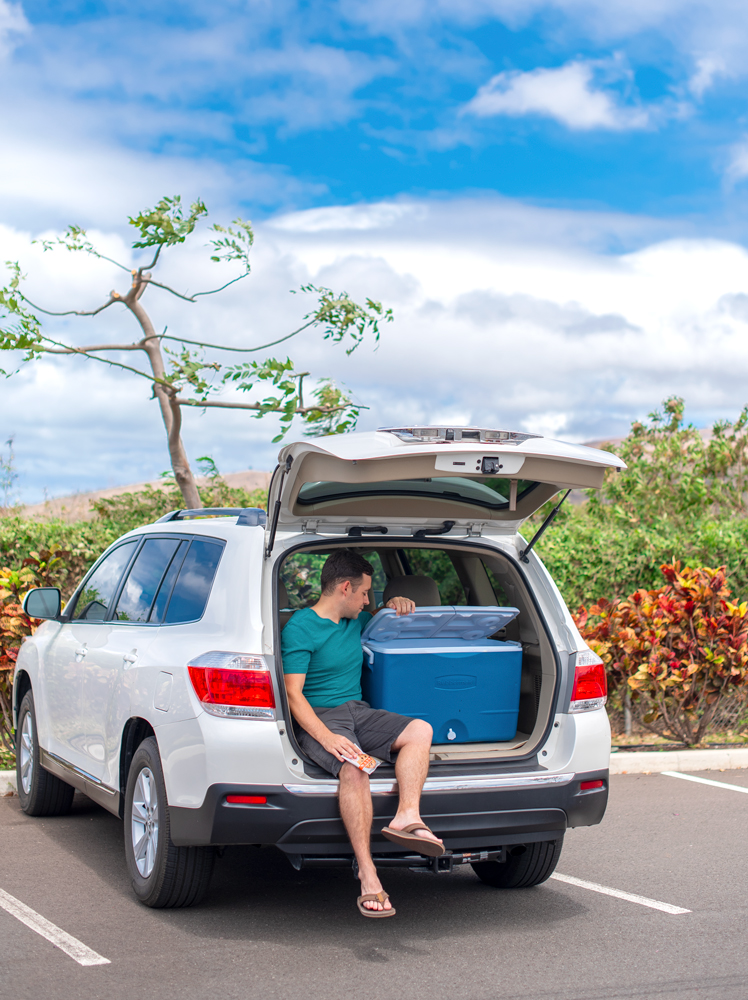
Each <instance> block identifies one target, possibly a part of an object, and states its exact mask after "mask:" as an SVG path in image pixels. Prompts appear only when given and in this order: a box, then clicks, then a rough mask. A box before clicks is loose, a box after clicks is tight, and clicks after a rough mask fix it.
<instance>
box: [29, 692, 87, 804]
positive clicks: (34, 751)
mask: <svg viewBox="0 0 748 1000" xmlns="http://www.w3.org/2000/svg"><path fill="white" fill-rule="evenodd" d="M36 732H37V730H36V712H35V711H34V696H33V694H32V693H31V691H27V692H26V694H25V695H24V696H23V700H22V701H21V707H20V709H19V710H18V729H17V730H16V788H17V791H18V798H19V799H20V801H21V809H23V811H24V812H25V813H26V814H27V815H28V816H62V815H64V814H65V813H66V812H69V811H70V806H71V805H72V802H73V796H74V795H75V789H74V788H73V787H72V786H71V785H68V784H67V783H66V782H64V781H62V780H61V779H60V778H58V777H57V776H56V775H54V774H50V773H49V771H45V770H44V768H43V767H42V766H41V764H40V763H39V740H38V739H37V735H36Z"/></svg>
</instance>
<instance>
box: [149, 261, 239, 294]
mask: <svg viewBox="0 0 748 1000" xmlns="http://www.w3.org/2000/svg"><path fill="white" fill-rule="evenodd" d="M152 266H153V265H152V264H151V265H150V267H152ZM248 275H249V271H247V272H246V274H240V275H239V277H238V278H232V279H231V281H227V282H226V284H225V285H221V287H220V288H211V289H210V290H209V291H207V292H195V293H194V294H193V295H183V294H182V293H181V292H178V291H176V289H174V288H171V287H170V286H169V285H162V284H161V282H160V281H154V280H153V278H147V277H146V278H144V279H143V280H144V281H147V283H148V284H149V285H155V286H156V288H163V290H164V291H165V292H171V294H172V295H176V297H177V298H178V299H184V300H185V302H194V301H195V299H196V298H198V297H199V296H200V295H215V294H216V292H222V291H223V290H224V288H228V287H229V285H233V284H234V283H235V282H237V281H241V280H242V279H243V278H246V277H248Z"/></svg>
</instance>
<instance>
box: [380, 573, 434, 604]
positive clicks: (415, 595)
mask: <svg viewBox="0 0 748 1000" xmlns="http://www.w3.org/2000/svg"><path fill="white" fill-rule="evenodd" d="M393 597H408V598H409V599H410V600H411V601H413V603H414V604H415V605H416V606H417V607H419V608H433V607H436V606H437V605H440V604H441V603H442V599H441V597H440V596H439V588H438V587H437V585H436V581H435V580H432V579H431V577H430V576H393V577H392V579H391V580H390V582H389V583H388V584H387V586H386V588H385V591H384V595H383V597H382V601H383V603H384V604H386V603H387V601H391V600H392V598H393Z"/></svg>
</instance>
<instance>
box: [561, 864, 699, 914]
mask: <svg viewBox="0 0 748 1000" xmlns="http://www.w3.org/2000/svg"><path fill="white" fill-rule="evenodd" d="M551 878H555V879H556V880H557V881H559V882H568V883H569V885H576V886H579V888H580V889H591V890H592V892H601V893H602V894H603V895H604V896H615V897H616V898H617V899H625V900H626V901H627V902H629V903H638V904H639V906H649V907H650V908H651V909H653V910H662V912H663V913H690V912H691V911H690V910H686V909H684V908H683V907H682V906H673V904H672V903H661V902H660V901H659V899H649V898H648V897H647V896H637V895H636V894H635V893H633V892H622V891H621V890H620V889H611V888H610V887H609V886H607V885H598V884H597V882H585V880H584V879H583V878H574V877H573V875H560V874H559V873H558V872H554V873H553V875H551Z"/></svg>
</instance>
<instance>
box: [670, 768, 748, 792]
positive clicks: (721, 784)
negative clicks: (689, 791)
mask: <svg viewBox="0 0 748 1000" xmlns="http://www.w3.org/2000/svg"><path fill="white" fill-rule="evenodd" d="M661 773H662V774H664V775H665V776H666V777H668V778H683V780H684V781H698V783H699V784H700V785H714V787H715V788H729V789H730V791H731V792H744V793H745V794H746V795H748V788H743V786H742V785H730V784H728V783H727V782H726V781H712V779H711V778H697V777H695V776H694V775H693V774H681V773H680V771H662V772H661Z"/></svg>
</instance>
